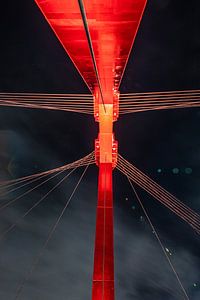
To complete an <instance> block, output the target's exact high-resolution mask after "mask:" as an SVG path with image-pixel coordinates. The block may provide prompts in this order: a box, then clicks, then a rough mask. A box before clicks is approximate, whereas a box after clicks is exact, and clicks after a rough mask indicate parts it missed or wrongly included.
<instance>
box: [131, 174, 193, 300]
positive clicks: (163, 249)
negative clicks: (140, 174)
mask: <svg viewBox="0 0 200 300" xmlns="http://www.w3.org/2000/svg"><path fill="white" fill-rule="evenodd" d="M127 179H128V182H129V183H130V186H131V189H132V191H133V193H134V195H135V197H136V199H137V201H138V203H139V205H140V206H141V208H142V210H143V213H144V215H145V217H146V218H147V221H148V223H149V225H150V227H151V229H152V232H153V233H154V236H155V237H156V239H157V241H158V244H159V246H160V248H161V250H162V252H163V254H164V256H165V258H166V260H167V262H168V264H169V267H170V268H171V270H172V272H173V273H174V276H175V277H176V280H177V282H178V284H179V287H180V289H181V292H182V293H183V297H184V299H187V300H189V296H188V294H187V292H186V290H185V288H184V286H183V284H182V282H181V279H180V277H179V275H178V273H177V271H176V269H175V267H174V265H173V263H172V261H171V259H170V257H169V256H168V255H167V253H166V251H165V247H164V245H163V243H162V241H161V239H160V236H159V234H158V232H157V230H156V228H155V226H154V225H153V222H152V220H151V218H150V216H149V214H148V213H147V210H146V208H145V207H144V204H143V202H142V200H141V198H140V197H139V195H138V193H137V191H136V189H135V187H134V186H133V183H132V182H131V180H130V178H129V177H128V176H127Z"/></svg>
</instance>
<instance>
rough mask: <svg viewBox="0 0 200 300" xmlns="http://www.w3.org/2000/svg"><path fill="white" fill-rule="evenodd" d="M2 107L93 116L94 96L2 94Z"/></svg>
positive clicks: (0, 100)
mask: <svg viewBox="0 0 200 300" xmlns="http://www.w3.org/2000/svg"><path fill="white" fill-rule="evenodd" d="M0 106H8V107H23V108H36V109H49V110H51V109H52V110H62V111H69V112H78V113H85V114H93V106H94V105H93V96H92V95H87V94H85V95H81V94H80V95H79V94H39V93H0Z"/></svg>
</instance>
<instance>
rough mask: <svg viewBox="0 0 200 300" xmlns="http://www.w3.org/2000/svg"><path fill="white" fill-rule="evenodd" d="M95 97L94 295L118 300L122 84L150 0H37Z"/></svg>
mask: <svg viewBox="0 0 200 300" xmlns="http://www.w3.org/2000/svg"><path fill="white" fill-rule="evenodd" d="M35 1H36V3H37V5H38V6H39V8H40V10H41V12H42V13H43V15H44V16H45V18H46V20H47V21H48V23H49V25H50V26H51V28H52V30H53V31H54V32H55V34H56V36H57V38H58V39H59V41H60V42H61V44H62V46H63V47H64V49H65V50H66V52H67V53H68V55H69V57H70V58H71V60H72V61H73V63H74V65H75V66H76V68H77V70H78V71H79V73H80V75H81V76H82V78H83V80H84V81H85V83H86V84H87V86H88V88H89V89H90V91H91V93H92V94H93V96H94V117H95V120H96V121H97V122H99V134H98V138H97V139H96V141H95V157H96V164H97V166H98V167H99V177H98V202H97V219H96V238H95V253H94V273H93V286H92V300H114V298H115V296H114V246H113V188H112V172H113V169H114V167H115V166H116V163H117V151H118V149H117V148H118V144H117V142H116V141H115V137H114V133H113V122H115V121H116V120H117V118H118V111H119V86H120V83H121V79H122V77H123V73H124V69H125V67H126V64H127V61H128V57H129V54H130V51H131V48H132V45H133V42H134V39H135V36H136V33H137V31H138V28H139V24H140V21H141V18H142V14H143V12H144V9H145V6H146V2H147V0H123V1H122V0H68V1H67V0H35Z"/></svg>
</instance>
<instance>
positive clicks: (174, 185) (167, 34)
mask: <svg viewBox="0 0 200 300" xmlns="http://www.w3.org/2000/svg"><path fill="white" fill-rule="evenodd" d="M199 8H200V5H199V4H198V1H195V0H190V1H184V0H160V1H156V0H149V3H148V5H147V9H146V11H145V15H144V17H143V20H142V24H141V26H140V30H139V32H138V36H137V39H136V41H135V45H134V48H133V51H132V53H131V57H130V60H129V63H128V65H127V69H126V72H125V75H124V79H123V82H122V85H121V89H120V90H121V92H122V93H125V92H126V93H128V92H144V91H166V90H184V89H199V88H200V79H199V70H200V38H199V36H200V26H199V19H200V17H199ZM0 31H1V56H0V66H1V67H0V91H1V92H47V93H48V92H49V93H50V92H51V93H57V92H58V93H73V92H74V93H88V90H87V87H86V86H85V84H84V82H83V81H82V79H81V78H80V76H79V74H78V72H77V71H76V70H75V68H74V66H73V65H72V63H71V62H70V59H69V58H68V57H67V55H66V53H65V52H64V50H63V49H62V47H61V46H60V44H59V43H58V41H57V39H56V38H55V36H54V34H53V32H52V31H51V29H50V28H49V27H48V24H47V23H46V21H45V20H44V18H43V16H42V15H41V13H40V12H39V10H38V8H37V7H36V5H35V3H34V1H31V0H21V1H20V0H19V1H13V3H12V4H11V2H10V1H7V3H4V4H1V26H0ZM115 131H116V138H117V140H118V141H119V152H120V154H122V155H123V156H124V157H125V158H127V159H128V160H129V161H131V162H132V163H133V164H135V165H136V166H137V167H138V168H140V169H141V170H142V171H144V172H146V173H147V174H148V175H149V176H151V177H152V178H153V179H155V180H156V181H157V182H158V183H160V184H161V185H162V186H163V187H165V188H167V189H168V190H169V191H170V192H171V193H173V194H174V195H176V196H177V197H178V198H179V199H181V200H182V201H184V202H185V203H186V204H187V205H188V206H190V207H192V208H193V209H194V210H196V211H197V212H199V213H200V200H199V199H200V188H199V181H200V140H199V132H200V109H185V110H174V111H172V110H171V111H158V112H146V113H140V114H136V115H129V116H123V117H120V118H119V121H118V122H117V124H116V125H115ZM96 136H97V125H96V124H95V123H94V120H93V117H88V116H81V115H76V114H71V113H64V112H56V111H44V110H26V109H18V108H1V110H0V177H1V178H8V177H9V176H10V175H12V176H16V177H18V176H23V175H26V174H32V173H34V172H39V171H43V170H46V169H51V168H53V167H56V166H60V165H62V164H64V163H66V162H71V161H73V160H75V159H78V158H80V157H82V156H84V155H86V154H88V153H89V152H91V151H92V150H93V143H94V139H95V138H96ZM173 168H178V169H179V173H178V174H174V173H173V172H172V170H173ZM185 168H191V169H192V173H191V174H186V172H185ZM158 169H161V172H160V173H159V172H158V171H157V170H158ZM78 174H79V173H78V172H77V174H76V175H74V176H72V177H70V180H69V181H68V182H66V184H64V185H62V186H61V188H60V189H59V190H57V191H56V192H55V193H54V194H52V196H51V197H49V198H48V200H46V201H45V202H44V203H43V204H42V205H40V207H38V208H36V209H35V210H34V211H33V212H32V213H31V214H30V215H29V216H27V217H26V218H25V219H24V220H22V221H21V223H20V225H18V226H17V229H15V230H13V232H12V233H10V234H8V235H7V237H6V238H5V239H4V240H3V241H0V299H2V300H11V299H14V293H15V291H16V288H17V286H18V284H19V283H20V282H21V280H22V279H23V278H24V276H25V274H26V272H27V271H28V270H29V268H30V264H31V263H32V262H33V260H34V257H35V256H36V255H37V253H38V251H39V249H40V248H41V245H42V243H43V241H44V240H45V238H46V236H47V233H48V230H49V228H50V226H51V224H52V223H53V222H54V220H55V219H56V217H57V216H58V214H59V211H60V210H61V209H62V207H63V205H64V202H65V201H66V199H67V197H68V196H69V194H70V191H71V190H72V189H73V185H75V183H76V181H77V179H78ZM96 176H97V169H96V168H95V167H91V169H90V171H88V174H87V176H86V177H85V179H84V181H83V183H82V185H81V187H80V189H79V191H78V192H77V194H76V197H75V198H74V199H73V201H72V203H71V205H70V207H69V209H68V211H67V212H66V214H65V216H64V218H63V219H62V222H61V224H60V225H59V227H58V229H57V231H56V233H55V235H54V237H53V239H52V241H51V242H50V243H49V246H48V248H47V249H46V251H45V254H44V256H43V258H42V259H41V261H40V263H39V265H38V266H37V268H36V269H35V271H34V272H33V274H32V276H31V278H30V280H29V281H28V282H27V284H26V288H25V289H24V291H23V294H22V298H21V299H24V300H35V299H38V300H41V299H45V300H54V299H58V300H64V299H67V300H79V299H90V289H91V276H92V263H93V240H94V229H95V204H96V195H97V191H96V188H97V179H96ZM94 178H95V179H94ZM55 183H56V181H54V182H53V183H51V184H49V185H47V186H46V187H45V188H44V189H40V190H38V191H36V192H34V193H32V194H30V196H28V197H25V198H24V199H23V200H21V201H20V202H19V203H17V204H16V205H13V206H12V207H9V208H8V209H6V210H4V211H2V212H1V221H0V226H1V227H0V229H1V231H2V230H3V229H5V228H6V227H7V226H8V225H9V224H12V223H13V222H15V221H16V219H18V218H19V216H20V215H22V214H23V213H24V212H25V211H26V210H27V209H28V208H29V207H30V206H31V205H33V203H34V202H35V201H36V199H37V200H38V199H39V198H40V197H41V195H43V194H44V192H45V191H47V190H48V188H50V187H52V186H53V184H55ZM138 192H139V194H140V196H141V198H142V199H143V201H144V204H145V206H146V208H147V210H148V212H149V214H150V216H151V218H152V221H153V223H154V224H155V226H156V228H157V229H158V232H159V234H160V236H161V239H162V241H163V243H164V245H165V247H167V248H169V249H170V251H171V252H172V256H171V258H172V262H173V263H174V266H175V267H176V269H177V272H178V274H179V275H180V278H181V279H182V281H183V284H184V286H185V288H186V290H187V292H188V294H189V297H190V299H191V300H199V299H200V255H199V253H200V244H199V237H198V236H197V234H196V233H194V232H193V230H192V229H191V228H190V227H189V226H188V225H187V224H185V223H184V222H182V221H181V220H179V219H178V218H177V217H176V216H175V215H174V214H172V213H171V212H169V211H168V210H167V209H166V208H164V207H162V206H161V205H160V204H159V203H157V202H156V201H155V200H154V199H152V198H151V197H149V196H148V195H146V193H144V192H143V191H141V190H140V189H138ZM114 196H115V200H114V201H115V261H116V267H115V272H116V299H117V300H122V299H123V300H132V299H136V300H161V299H162V300H179V299H180V300H181V299H183V296H182V294H181V293H180V290H179V287H178V284H177V282H176V279H175V277H174V275H173V274H172V272H171V270H170V269H169V267H168V265H167V263H166V261H165V258H164V257H163V255H162V253H161V251H160V249H159V246H158V244H157V242H156V240H155V237H154V235H153V234H152V231H151V229H150V228H149V225H148V223H147V221H146V219H145V218H141V216H142V211H141V209H140V208H139V206H138V204H137V202H136V200H135V198H134V195H133V194H132V192H131V189H130V187H129V185H128V183H127V181H126V178H123V177H122V176H121V175H120V174H119V173H118V172H117V171H116V172H115V173H114ZM12 197H15V195H12ZM126 197H128V201H126V200H125V198H126ZM194 284H197V286H196V287H194Z"/></svg>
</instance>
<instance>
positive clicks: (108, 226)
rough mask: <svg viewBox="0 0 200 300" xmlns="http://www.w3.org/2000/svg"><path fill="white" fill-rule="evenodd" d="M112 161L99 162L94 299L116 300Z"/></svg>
mask: <svg viewBox="0 0 200 300" xmlns="http://www.w3.org/2000/svg"><path fill="white" fill-rule="evenodd" d="M112 169H113V168H112V163H100V164H99V182H98V203H97V219H96V240H95V253H94V273H93V286H92V300H114V298H115V297H114V254H113V252H114V249H113V248H114V246H113V191H112Z"/></svg>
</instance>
